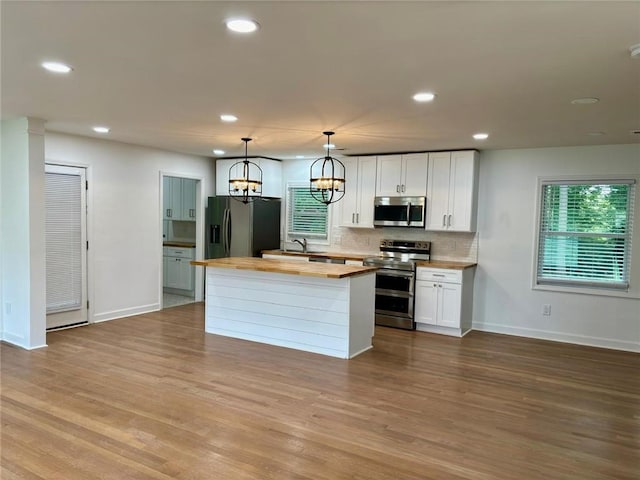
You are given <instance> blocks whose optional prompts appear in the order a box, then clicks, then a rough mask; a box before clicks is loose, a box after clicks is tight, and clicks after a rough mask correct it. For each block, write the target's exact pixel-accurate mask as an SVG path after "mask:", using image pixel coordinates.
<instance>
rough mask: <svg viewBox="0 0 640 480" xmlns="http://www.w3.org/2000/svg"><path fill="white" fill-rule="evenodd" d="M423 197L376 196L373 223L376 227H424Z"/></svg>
mask: <svg viewBox="0 0 640 480" xmlns="http://www.w3.org/2000/svg"><path fill="white" fill-rule="evenodd" d="M426 206H427V199H426V198H425V197H376V198H375V200H374V204H373V225H374V226H376V227H420V228H424V218H425V210H426Z"/></svg>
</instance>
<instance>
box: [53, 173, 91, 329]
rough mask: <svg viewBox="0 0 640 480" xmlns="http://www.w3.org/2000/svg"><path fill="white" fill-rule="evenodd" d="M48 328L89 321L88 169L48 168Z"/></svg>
mask: <svg viewBox="0 0 640 480" xmlns="http://www.w3.org/2000/svg"><path fill="white" fill-rule="evenodd" d="M45 210H46V214H45V215H46V220H45V223H46V228H45V234H46V235H45V236H46V263H47V278H46V284H47V285H46V287H47V330H49V329H52V328H60V327H67V326H75V325H82V324H86V323H87V321H88V315H87V308H88V304H87V233H86V232H87V229H86V223H87V222H86V218H87V195H86V170H85V169H84V168H77V167H67V166H60V165H46V168H45Z"/></svg>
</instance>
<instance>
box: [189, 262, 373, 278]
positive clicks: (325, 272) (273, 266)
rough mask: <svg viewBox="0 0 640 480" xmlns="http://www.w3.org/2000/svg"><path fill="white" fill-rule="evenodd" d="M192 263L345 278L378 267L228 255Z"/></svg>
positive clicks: (368, 271)
mask: <svg viewBox="0 0 640 480" xmlns="http://www.w3.org/2000/svg"><path fill="white" fill-rule="evenodd" d="M191 265H201V266H204V267H216V268H233V269H236V270H254V271H257V272H271V273H287V274H289V275H303V276H307V277H323V278H345V277H352V276H355V275H362V274H365V273H372V272H375V270H376V267H359V266H357V265H340V264H333V263H307V262H292V261H287V260H272V259H270V258H255V257H227V258H214V259H211V260H194V261H192V262H191Z"/></svg>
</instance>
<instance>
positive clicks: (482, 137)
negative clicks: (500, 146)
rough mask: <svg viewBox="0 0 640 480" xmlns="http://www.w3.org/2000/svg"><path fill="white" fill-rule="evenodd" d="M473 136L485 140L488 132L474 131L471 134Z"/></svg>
mask: <svg viewBox="0 0 640 480" xmlns="http://www.w3.org/2000/svg"><path fill="white" fill-rule="evenodd" d="M473 138H475V139H476V140H486V139H487V138H489V134H488V133H474V134H473Z"/></svg>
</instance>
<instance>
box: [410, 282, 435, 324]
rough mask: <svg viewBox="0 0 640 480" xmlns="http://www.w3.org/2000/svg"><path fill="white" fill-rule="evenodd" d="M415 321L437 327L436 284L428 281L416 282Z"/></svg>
mask: <svg viewBox="0 0 640 480" xmlns="http://www.w3.org/2000/svg"><path fill="white" fill-rule="evenodd" d="M414 316H415V321H416V322H418V323H427V324H429V325H437V316H438V284H437V283H435V282H429V281H417V282H416V302H415V307H414Z"/></svg>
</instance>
